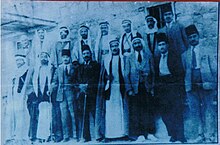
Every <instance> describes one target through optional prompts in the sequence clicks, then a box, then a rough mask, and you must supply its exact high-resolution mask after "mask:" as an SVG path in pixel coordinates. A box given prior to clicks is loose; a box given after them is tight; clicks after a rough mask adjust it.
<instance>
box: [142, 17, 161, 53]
mask: <svg viewBox="0 0 220 145" xmlns="http://www.w3.org/2000/svg"><path fill="white" fill-rule="evenodd" d="M145 21H146V31H145V32H146V33H145V34H144V36H143V39H144V41H145V42H146V44H147V46H148V49H149V50H150V51H151V53H152V54H153V55H154V54H155V53H157V52H156V50H155V49H156V35H157V31H158V28H157V20H156V19H155V18H154V17H153V16H151V15H147V16H146V17H145Z"/></svg>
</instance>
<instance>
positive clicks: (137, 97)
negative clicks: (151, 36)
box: [125, 36, 157, 141]
mask: <svg viewBox="0 0 220 145" xmlns="http://www.w3.org/2000/svg"><path fill="white" fill-rule="evenodd" d="M132 48H133V49H134V53H133V54H131V55H130V56H129V57H128V58H127V60H126V64H125V82H126V94H127V95H128V97H129V110H130V112H129V117H130V120H129V121H130V122H129V124H130V128H129V131H130V134H129V135H130V137H131V138H133V139H135V140H137V141H144V140H145V138H146V139H149V140H152V141H156V140H157V139H156V138H155V137H154V135H153V134H155V131H156V130H155V118H154V113H153V105H152V97H153V96H152V95H153V83H154V68H153V58H152V55H151V53H150V52H149V51H148V52H146V49H145V45H144V41H143V39H142V38H140V37H138V36H136V37H133V39H132ZM143 136H144V137H143Z"/></svg>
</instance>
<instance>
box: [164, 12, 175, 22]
mask: <svg viewBox="0 0 220 145" xmlns="http://www.w3.org/2000/svg"><path fill="white" fill-rule="evenodd" d="M163 17H164V20H165V22H166V23H170V22H172V21H173V13H172V12H171V11H170V12H165V13H164V14H163Z"/></svg>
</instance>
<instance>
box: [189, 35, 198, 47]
mask: <svg viewBox="0 0 220 145" xmlns="http://www.w3.org/2000/svg"><path fill="white" fill-rule="evenodd" d="M188 41H189V44H190V45H192V46H196V45H198V44H199V35H198V34H197V33H194V34H191V35H189V36H188Z"/></svg>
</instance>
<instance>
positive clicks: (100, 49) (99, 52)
mask: <svg viewBox="0 0 220 145" xmlns="http://www.w3.org/2000/svg"><path fill="white" fill-rule="evenodd" d="M99 26H100V32H99V33H98V37H97V40H96V46H95V59H96V61H97V62H98V63H100V64H101V63H102V62H103V60H104V59H105V57H106V56H108V54H109V51H110V50H109V46H108V45H109V44H108V41H109V36H110V34H109V23H108V22H107V21H104V22H100V23H99Z"/></svg>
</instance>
